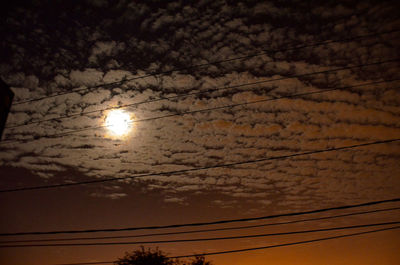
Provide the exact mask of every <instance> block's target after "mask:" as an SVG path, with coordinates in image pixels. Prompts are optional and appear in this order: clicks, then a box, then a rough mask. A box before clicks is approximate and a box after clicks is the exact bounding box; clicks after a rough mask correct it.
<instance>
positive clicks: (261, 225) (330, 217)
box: [0, 207, 400, 244]
mask: <svg viewBox="0 0 400 265" xmlns="http://www.w3.org/2000/svg"><path fill="white" fill-rule="evenodd" d="M395 210H400V207H393V208H385V209H377V210H371V211H363V212H354V213H347V214H339V215H333V216H324V217H317V218H307V219H299V220H292V221H285V222H276V223H267V224H258V225H247V226H236V227H224V228H215V229H200V230H189V231H179V232H167V233H147V234H138V235H127V236H103V237H73V238H52V239H33V240H32V239H31V240H8V241H0V244H11V243H35V242H59V241H82V240H105V239H122V238H138V237H150V236H167V235H168V236H169V235H182V234H194V233H206V232H218V231H230V230H242V229H250V228H259V227H267V226H278V225H287V224H295V223H304V222H312V221H320V220H327V219H334V218H340V217H349V216H355V215H362V214H370V213H379V212H388V211H395Z"/></svg>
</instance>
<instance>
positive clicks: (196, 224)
mask: <svg viewBox="0 0 400 265" xmlns="http://www.w3.org/2000/svg"><path fill="white" fill-rule="evenodd" d="M399 201H400V198H393V199H387V200H380V201H370V202H364V203H359V204H350V205H342V206H336V207H330V208H322V209H316V210H309V211H301V212H291V213H282V214H275V215H267V216H260V217H251V218H240V219H225V220H218V221H207V222H197V223H185V224H172V225H158V226H142V227H128V228H107V229H87V230H58V231H35V232H16V233H0V236H2V237H3V236H26V235H54V234H80V233H97V232H121V231H134V230H154V229H170V228H178V227H194V226H206V225H219V224H227V223H238V222H248V221H258V220H267V219H274V218H281V217H290V216H299V215H307V214H316V213H322V212H329V211H335V210H346V209H352V208H359V207H367V206H372V205H378V204H385V203H393V202H399Z"/></svg>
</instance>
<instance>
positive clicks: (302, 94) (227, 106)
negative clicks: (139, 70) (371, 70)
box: [0, 59, 400, 145]
mask: <svg viewBox="0 0 400 265" xmlns="http://www.w3.org/2000/svg"><path fill="white" fill-rule="evenodd" d="M396 61H400V59H393V60H386V61H380V62H374V63H369V64H361V65H356V66H349V67H343V68H337V69H331V70H325V71H320V72H312V73H306V74H301V75H294V76H290V77H280V78H275V79H268V80H264V81H258V82H253V83H247V84H241V85H236V86H231V87H229V88H232V87H235V88H237V87H240V86H248V85H255V84H263V83H269V82H274V81H280V80H285V79H291V78H299V77H305V76H309V75H316V74H321V73H328V72H335V71H341V70H347V69H352V68H358V67H365V66H371V65H379V64H384V63H392V62H396ZM398 80H400V79H392V80H384V81H376V82H370V83H364V84H360V85H354V86H346V87H336V88H328V89H324V90H318V91H314V92H307V93H300V94H295V95H288V96H281V97H275V98H272V99H271V98H270V99H264V100H258V101H253V102H245V103H237V104H230V105H226V106H220V107H214V108H205V109H201V110H193V111H186V112H179V113H173V114H168V115H163V116H159V117H152V118H145V119H140V120H133V121H131V123H130V124H132V123H138V122H144V121H151V120H158V119H164V118H170V117H175V116H182V115H187V114H194V113H198V112H205V111H212V110H218V109H224V108H233V107H237V106H244V105H249V104H255V103H261V102H267V101H273V100H279V99H282V98H292V97H298V96H305V95H311V94H318V93H325V92H329V91H333V90H338V89H346V88H355V87H360V86H367V85H373V84H381V83H387V82H394V81H398ZM135 104H136V103H133V104H132V105H135ZM101 111H102V110H101ZM93 112H99V111H92V112H91V113H93ZM77 116H79V115H77ZM52 120H58V118H52V119H48V120H44V121H52ZM44 121H43V122H44ZM33 123H35V122H33ZM25 125H28V124H22V125H16V126H14V128H15V127H21V126H25ZM105 127H107V126H106V125H100V126H91V127H86V128H81V129H75V130H69V131H67V132H62V133H55V134H49V135H41V136H33V137H32V138H29V139H21V138H9V139H4V140H2V142H0V145H2V144H9V143H13V142H29V141H36V140H39V139H42V138H57V137H61V136H66V135H70V134H74V133H78V132H84V131H88V130H97V129H101V128H105ZM8 128H13V127H12V126H11V127H8Z"/></svg>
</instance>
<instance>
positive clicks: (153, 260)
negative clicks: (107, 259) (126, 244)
mask: <svg viewBox="0 0 400 265" xmlns="http://www.w3.org/2000/svg"><path fill="white" fill-rule="evenodd" d="M115 264H117V265H174V262H173V261H172V260H171V259H170V258H168V257H167V256H166V255H165V254H164V253H163V252H162V251H160V250H158V249H156V250H154V251H152V250H150V249H148V250H146V249H145V248H144V247H141V248H140V249H139V250H135V251H133V252H132V253H126V254H125V257H123V258H121V259H119V260H118V261H117V262H115Z"/></svg>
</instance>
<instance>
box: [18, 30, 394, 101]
mask: <svg viewBox="0 0 400 265" xmlns="http://www.w3.org/2000/svg"><path fill="white" fill-rule="evenodd" d="M399 31H400V30H399V29H396V30H391V31H384V32H380V33H376V32H375V33H372V34H366V35H359V36H355V37H351V38H346V39H337V40H327V41H322V42H316V43H312V44H306V45H300V46H294V47H289V48H281V49H275V50H268V49H265V50H261V51H260V52H257V53H254V54H250V55H245V56H239V57H234V58H230V59H224V60H220V61H213V62H208V63H202V64H196V65H191V66H188V67H182V68H176V69H172V70H167V71H158V72H153V73H150V74H146V75H142V76H137V77H133V78H125V79H122V80H120V81H114V82H110V83H105V84H100V85H95V86H91V87H86V88H78V89H72V90H71V91H66V92H61V93H57V94H53V95H49V96H43V97H40V98H35V99H30V100H25V101H19V102H16V103H14V104H13V105H20V104H25V103H30V102H34V101H40V100H43V99H47V98H53V97H58V96H63V95H67V94H71V93H76V92H81V91H86V90H89V91H90V90H93V89H97V88H101V87H105V86H114V85H122V84H123V83H126V82H130V81H134V80H138V79H144V78H147V77H152V76H160V75H166V74H171V73H173V72H178V71H183V70H190V69H193V68H198V67H203V66H208V65H215V64H221V63H226V62H232V61H236V60H245V59H249V58H253V57H258V56H262V55H267V54H270V53H277V52H285V51H291V50H298V49H304V48H309V47H316V46H321V45H327V44H331V43H337V42H349V41H353V40H357V39H364V38H370V37H375V36H380V35H386V34H391V33H396V32H399Z"/></svg>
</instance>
